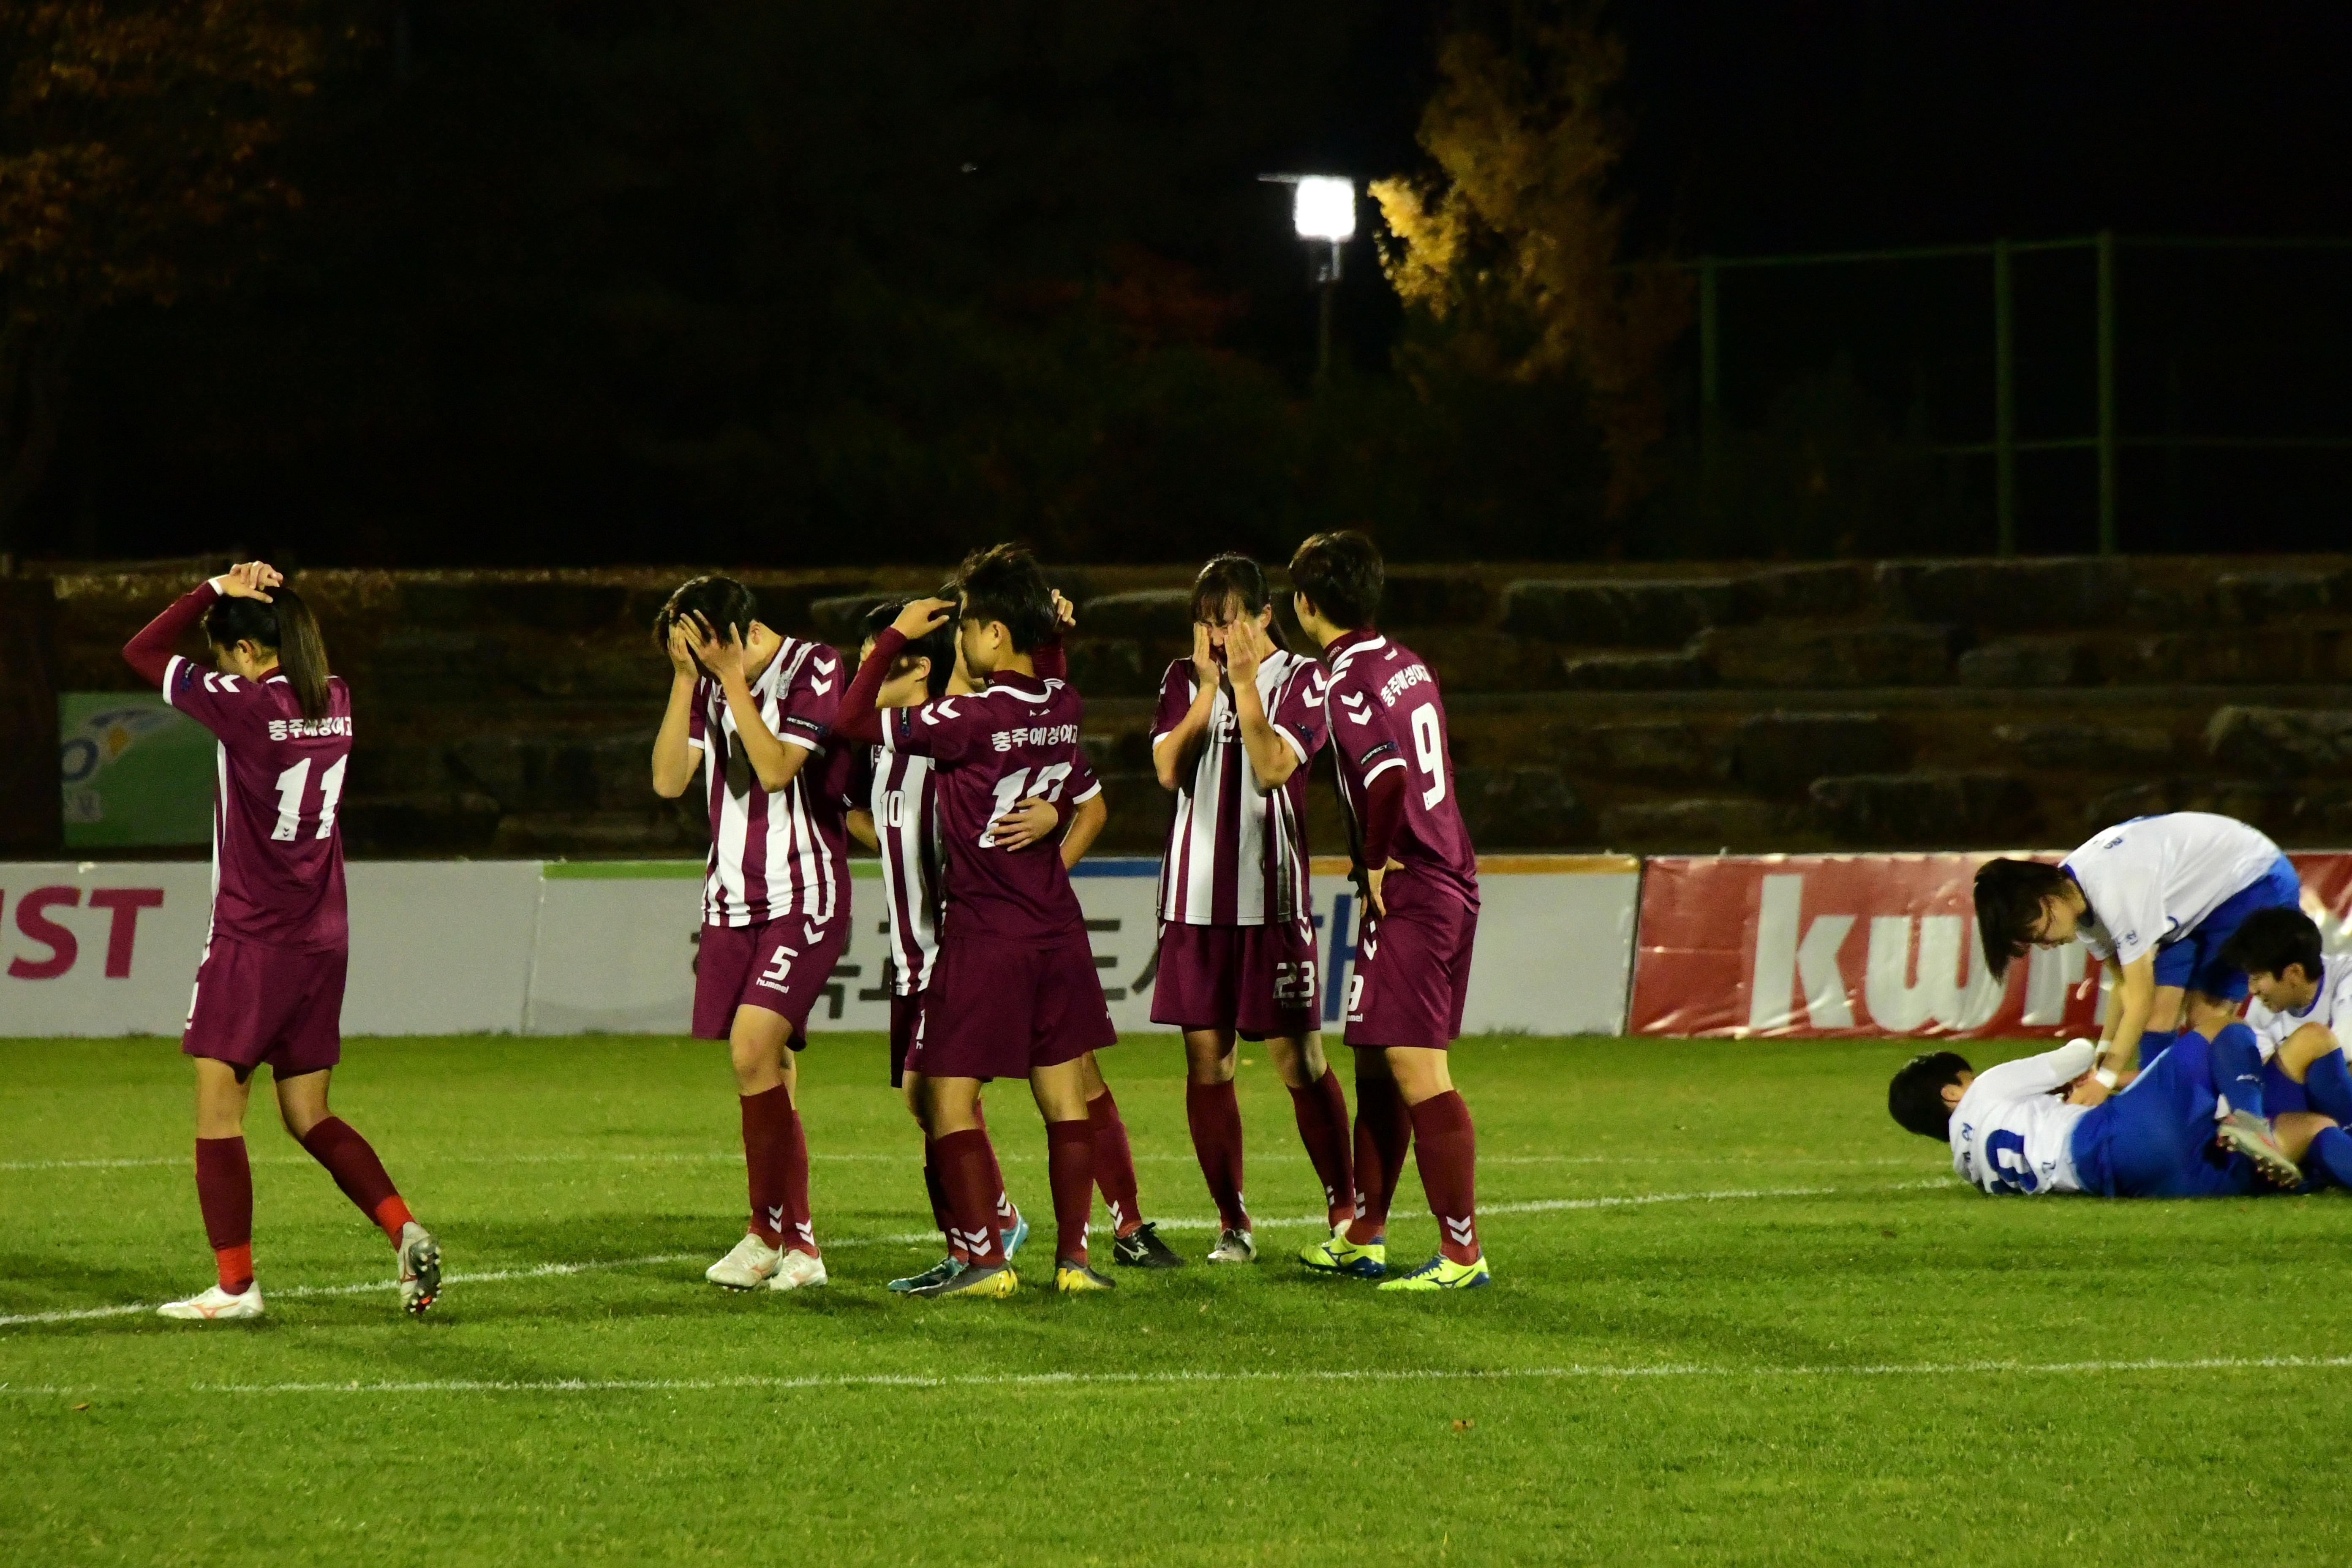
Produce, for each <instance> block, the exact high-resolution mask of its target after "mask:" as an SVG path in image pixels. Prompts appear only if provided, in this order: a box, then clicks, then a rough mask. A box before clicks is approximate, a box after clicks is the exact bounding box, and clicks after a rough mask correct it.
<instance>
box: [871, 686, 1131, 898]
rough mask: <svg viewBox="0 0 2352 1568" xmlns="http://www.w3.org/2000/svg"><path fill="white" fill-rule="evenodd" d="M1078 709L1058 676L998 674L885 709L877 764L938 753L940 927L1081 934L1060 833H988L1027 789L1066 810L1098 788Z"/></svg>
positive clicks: (935, 776)
mask: <svg viewBox="0 0 2352 1568" xmlns="http://www.w3.org/2000/svg"><path fill="white" fill-rule="evenodd" d="M882 651H885V650H882V649H879V648H877V653H879V652H882ZM1084 709H1085V704H1084V703H1083V702H1082V701H1081V700H1079V698H1078V694H1077V693H1076V692H1075V691H1073V690H1071V689H1069V687H1067V686H1066V685H1064V684H1063V683H1062V682H1061V681H1059V680H1051V679H1040V678H1038V677H1036V676H1032V675H999V676H996V677H994V678H993V679H991V680H990V681H989V684H988V689H987V690H985V691H981V692H975V693H973V694H972V695H971V696H968V697H942V698H940V699H939V700H937V701H935V702H928V703H926V704H924V705H923V706H922V707H920V708H893V709H889V710H886V711H884V713H883V714H882V749H883V752H884V753H885V755H884V766H885V768H886V769H887V765H888V762H889V753H892V752H909V753H912V754H913V755H916V756H923V757H929V758H931V759H932V760H933V761H934V762H936V763H938V767H937V769H936V771H935V773H934V774H933V779H934V783H933V788H934V789H935V790H936V792H937V795H936V803H937V804H936V810H937V812H938V814H939V831H940V840H941V841H942V843H943V844H944V845H945V847H946V851H947V863H948V868H949V869H948V878H947V914H946V919H945V921H944V924H943V930H942V931H941V935H942V937H943V938H944V939H947V940H952V939H953V938H954V936H955V934H956V933H957V932H959V931H975V932H984V933H985V934H986V935H987V936H989V937H990V938H992V939H995V940H999V941H1007V942H1049V941H1058V940H1061V939H1064V938H1067V937H1072V936H1075V937H1077V938H1079V939H1080V940H1082V941H1083V940H1084V939H1085V936H1086V930H1087V922H1086V916H1085V914H1084V913H1083V912H1082V911H1081V910H1080V909H1079V907H1078V896H1077V894H1076V892H1074V891H1073V890H1072V889H1071V888H1070V874H1069V873H1068V872H1067V871H1066V870H1065V869H1063V868H1062V856H1061V849H1060V845H1059V843H1058V840H1057V839H1055V838H1048V839H1047V840H1045V842H1044V843H1041V844H1033V845H1031V846H1030V847H1027V848H1025V849H1000V848H998V847H995V846H994V845H992V844H991V843H990V842H989V841H988V828H989V824H991V823H992V822H993V821H995V820H996V819H997V818H998V817H999V816H1003V815H1004V813H1006V812H1008V811H1010V810H1012V809H1013V806H1014V805H1016V804H1018V803H1019V802H1021V801H1022V800H1024V799H1026V798H1027V797H1029V796H1031V795H1035V796H1037V797H1038V798H1040V799H1043V800H1049V801H1052V802H1054V803H1055V805H1059V806H1062V807H1063V808H1064V809H1065V810H1067V808H1068V807H1070V806H1073V805H1077V804H1079V803H1080V802H1082V801H1087V800H1092V799H1093V798H1094V797H1095V796H1096V795H1099V794H1100V793H1101V792H1102V785H1101V784H1098V783H1097V782H1096V780H1095V775H1094V770H1093V769H1092V768H1090V767H1088V766H1087V758H1086V753H1085V752H1081V751H1080V750H1079V749H1078V721H1079V718H1080V716H1081V715H1082V713H1083V711H1084Z"/></svg>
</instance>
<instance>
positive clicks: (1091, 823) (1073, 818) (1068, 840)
mask: <svg viewBox="0 0 2352 1568" xmlns="http://www.w3.org/2000/svg"><path fill="white" fill-rule="evenodd" d="M1109 820H1110V807H1109V806H1108V805H1104V804H1103V797H1102V791H1100V790H1097V791H1095V793H1094V794H1092V795H1088V796H1087V798H1086V799H1084V800H1082V801H1080V802H1078V804H1077V805H1074V806H1072V807H1071V808H1070V826H1069V829H1068V831H1067V832H1066V833H1064V834H1063V835H1062V868H1063V869H1064V870H1068V869H1069V868H1071V867H1073V866H1075V865H1076V864H1077V863H1078V862H1079V861H1080V860H1081V859H1083V858H1085V857H1086V853H1087V847H1089V846H1091V845H1092V844H1093V843H1094V841H1095V839H1096V838H1097V837H1099V836H1100V835H1101V833H1102V830H1103V824H1104V823H1106V822H1108V821H1109Z"/></svg>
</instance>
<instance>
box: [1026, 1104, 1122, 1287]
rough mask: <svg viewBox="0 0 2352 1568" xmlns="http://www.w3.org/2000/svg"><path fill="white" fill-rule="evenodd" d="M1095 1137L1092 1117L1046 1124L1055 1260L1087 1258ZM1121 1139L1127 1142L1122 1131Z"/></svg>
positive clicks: (1081, 1262) (1082, 1260)
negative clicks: (1052, 1193) (1052, 1199)
mask: <svg viewBox="0 0 2352 1568" xmlns="http://www.w3.org/2000/svg"><path fill="white" fill-rule="evenodd" d="M1095 1140H1096V1129H1095V1127H1094V1125H1093V1122H1092V1119H1091V1118H1089V1119H1088V1120H1087V1121H1077V1120H1076V1119H1073V1120H1071V1121H1048V1122H1047V1123H1045V1171H1046V1176H1047V1179H1048V1180H1049V1181H1051V1182H1052V1184H1053V1188H1054V1257H1055V1261H1056V1262H1057V1263H1075V1264H1077V1265H1079V1266H1080V1267H1084V1266H1085V1264H1086V1261H1087V1220H1088V1219H1089V1218H1090V1217H1092V1215H1093V1214H1094V1207H1095ZM1120 1142H1122V1143H1124V1142H1126V1139H1125V1136H1124V1134H1122V1136H1121V1138H1120ZM1130 1179H1131V1178H1130Z"/></svg>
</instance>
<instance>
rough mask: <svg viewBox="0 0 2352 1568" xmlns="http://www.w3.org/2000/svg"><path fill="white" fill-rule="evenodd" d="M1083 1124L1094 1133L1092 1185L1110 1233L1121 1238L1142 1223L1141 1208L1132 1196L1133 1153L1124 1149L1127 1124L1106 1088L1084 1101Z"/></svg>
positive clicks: (1133, 1194)
mask: <svg viewBox="0 0 2352 1568" xmlns="http://www.w3.org/2000/svg"><path fill="white" fill-rule="evenodd" d="M1087 1123H1088V1125H1089V1126H1090V1127H1091V1128H1092V1129H1093V1132H1094V1141H1095V1184H1096V1185H1097V1186H1098V1187H1100V1188H1101V1189H1102V1195H1103V1206H1104V1207H1105V1208H1107V1209H1108V1210H1109V1211H1110V1226H1111V1231H1112V1233H1113V1234H1114V1235H1118V1236H1125V1235H1127V1234H1128V1232H1129V1231H1131V1230H1133V1229H1134V1228H1135V1227H1136V1226H1139V1225H1141V1224H1142V1223H1143V1208H1142V1205H1141V1204H1140V1203H1139V1202H1138V1201H1137V1198H1136V1195H1135V1151H1134V1150H1132V1149H1130V1148H1129V1147H1128V1142H1127V1123H1126V1122H1124V1121H1120V1120H1119V1119H1118V1100H1113V1099H1112V1098H1111V1093H1110V1090H1109V1089H1108V1088H1106V1089H1104V1090H1103V1091H1102V1092H1101V1093H1100V1094H1098V1095H1097V1096H1095V1097H1094V1098H1093V1099H1092V1100H1087Z"/></svg>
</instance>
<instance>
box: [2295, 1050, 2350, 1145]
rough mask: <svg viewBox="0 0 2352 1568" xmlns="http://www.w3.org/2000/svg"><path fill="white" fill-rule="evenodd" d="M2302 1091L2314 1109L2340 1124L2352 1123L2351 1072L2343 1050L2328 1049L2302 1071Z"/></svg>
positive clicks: (2347, 1124) (2346, 1125)
mask: <svg viewBox="0 0 2352 1568" xmlns="http://www.w3.org/2000/svg"><path fill="white" fill-rule="evenodd" d="M2303 1092H2304V1095H2305V1098H2307V1099H2308V1100H2310V1101H2311V1109H2312V1110H2316V1111H2317V1112H2319V1114H2320V1115H2322V1116H2325V1117H2326V1118H2327V1119H2328V1120H2330V1121H2334V1122H2335V1123H2336V1125H2337V1126H2338V1127H2352V1072H2347V1071H2346V1070H2345V1068H2344V1052H2343V1051H2342V1050H2341V1049H2340V1048H2339V1049H2336V1050H2332V1051H2330V1052H2328V1053H2327V1054H2326V1056H2324V1057H2322V1058H2319V1059H2318V1060H2317V1061H2315V1062H2314V1063H2312V1064H2311V1068H2310V1070H2309V1071H2307V1072H2305V1074H2304V1075H2303Z"/></svg>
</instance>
